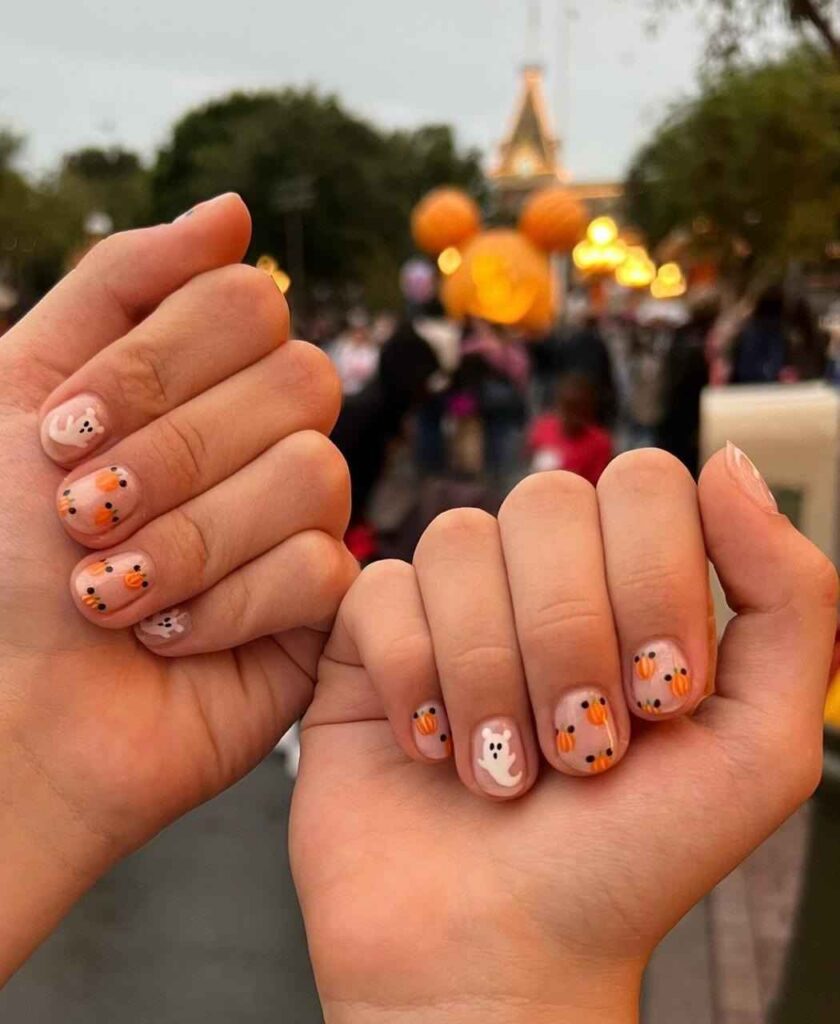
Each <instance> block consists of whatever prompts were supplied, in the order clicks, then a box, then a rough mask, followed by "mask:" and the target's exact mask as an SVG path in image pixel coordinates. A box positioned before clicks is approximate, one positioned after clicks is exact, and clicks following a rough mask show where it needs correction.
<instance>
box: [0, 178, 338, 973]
mask: <svg viewBox="0 0 840 1024" xmlns="http://www.w3.org/2000/svg"><path fill="white" fill-rule="evenodd" d="M249 236H250V218H249V216H248V212H247V210H246V209H245V206H244V204H243V203H242V202H241V200H240V199H239V198H238V197H236V196H232V195H230V196H224V197H221V198H219V199H217V200H215V201H213V202H210V203H207V204H204V205H202V206H199V207H197V208H196V209H195V211H194V212H193V214H192V215H191V216H190V217H188V218H185V219H182V220H179V221H178V222H176V223H173V224H168V225H160V226H157V227H153V228H148V229H143V230H141V231H137V232H131V233H129V234H126V235H118V236H114V237H112V238H110V239H108V240H106V242H104V243H103V244H101V245H100V246H98V247H97V248H96V249H94V250H93V252H92V253H91V254H89V255H88V256H87V257H86V258H85V260H84V261H83V262H82V263H81V264H80V266H79V267H78V268H77V269H76V270H74V271H73V272H72V273H70V274H69V275H68V276H67V277H66V278H65V279H64V281H62V282H61V284H59V285H58V286H57V288H55V289H54V290H53V292H51V293H50V295H49V296H48V297H47V298H46V299H45V300H44V301H43V302H42V303H41V304H40V305H39V306H38V307H36V309H35V310H33V312H32V313H31V314H30V315H29V316H28V317H27V318H26V319H25V320H23V321H22V322H21V323H20V324H19V325H18V326H16V327H15V328H14V329H13V330H12V331H10V332H9V333H8V334H7V335H6V336H5V337H4V338H3V342H2V345H0V479H2V480H3V487H4V493H5V495H6V498H5V501H4V502H3V507H2V510H1V511H0V564H2V566H3V571H2V573H0V606H2V608H3V614H2V616H0V848H2V850H3V856H2V858H0V891H2V892H3V893H4V910H3V913H2V915H0V981H1V980H2V979H3V978H5V977H7V976H8V975H9V974H10V973H11V972H12V971H13V970H14V969H15V967H16V966H17V965H18V964H20V963H21V962H22V960H23V959H25V957H26V956H27V955H28V954H29V952H30V951H31V950H32V949H33V948H34V946H35V945H36V944H37V943H38V942H39V941H40V940H41V939H42V938H43V937H44V936H45V935H46V934H47V933H48V932H49V931H50V930H51V929H52V928H53V927H54V926H55V924H56V923H57V921H58V920H59V919H60V918H61V917H62V915H63V914H64V913H65V912H66V910H67V909H68V908H69V907H70V905H71V904H72V903H73V902H74V901H75V899H77V898H78V896H79V895H80V894H81V893H82V892H84V891H85V889H86V888H88V887H89V886H90V885H91V884H92V883H93V882H94V881H95V880H96V879H97V878H98V877H99V876H100V875H101V874H102V873H103V872H104V871H106V870H107V869H108V868H109V867H110V866H111V865H112V864H113V863H114V862H115V861H117V860H118V859H120V858H121V857H123V856H125V855H126V854H127V853H128V852H130V851H131V850H133V849H135V848H136V847H138V846H139V845H141V844H142V843H144V842H146V841H147V840H148V839H150V838H151V837H152V836H154V835H155V834H156V833H157V832H158V831H159V830H160V829H161V828H162V827H163V826H165V825H166V824H167V823H168V822H170V821H172V820H173V819H174V818H176V817H177V816H179V815H180V814H183V813H184V812H185V811H187V810H189V809H190V808H192V807H194V806H195V805H196V804H198V803H200V802H201V801H203V800H206V799H208V798H209V797H211V796H213V795H214V794H215V793H218V792H219V791H220V790H221V789H223V788H225V787H226V786H228V785H230V784H231V783H233V782H234V781H236V780H237V779H238V778H240V777H241V776H242V775H243V774H245V773H246V772H247V771H248V770H249V769H250V768H252V767H253V766H254V765H255V764H256V763H257V762H258V761H259V760H260V759H261V758H262V757H263V756H264V755H265V754H266V753H267V752H268V751H269V750H271V748H272V746H273V745H274V744H275V743H276V742H277V740H278V739H279V737H280V736H281V735H282V734H283V733H284V732H285V731H286V729H287V728H288V727H289V725H290V724H291V723H292V722H294V721H295V720H296V719H297V718H298V717H299V716H300V714H301V713H302V711H303V710H304V708H305V707H306V706H307V704H308V703H309V700H310V698H311V693H312V683H313V679H314V676H315V667H316V664H317V659H318V656H319V654H320V652H321V649H322V647H323V643H324V640H325V638H326V635H327V631H328V629H329V626H330V623H331V621H332V618H333V617H334V614H335V610H336V608H337V607H338V603H339V601H340V599H341V597H342V595H343V594H344V593H345V591H346V589H347V587H348V585H349V584H350V582H351V581H352V579H353V578H354V576H355V574H356V571H357V570H356V566H355V563H354V562H353V560H352V559H351V558H350V556H349V554H348V553H347V552H346V551H345V550H344V548H343V545H342V544H341V541H340V538H341V536H342V533H343V530H344V527H345V525H346V521H347V517H348V513H349V497H348V482H347V474H346V470H345V468H344V467H343V463H342V462H341V459H340V457H338V455H337V453H336V452H335V451H334V450H333V449H332V448H331V446H330V445H329V442H328V441H327V440H326V438H325V437H324V434H325V433H327V432H328V431H329V430H330V429H331V427H332V424H333V422H334V420H335V417H336V415H337V413H338V403H339V395H338V387H337V383H336V380H335V377H334V374H333V373H332V371H331V369H330V367H329V364H328V362H327V360H326V359H325V358H324V357H323V356H322V355H321V353H319V352H317V351H316V350H315V349H313V348H311V346H306V345H304V344H303V343H301V342H288V341H287V335H288V314H287V311H286V307H285V303H284V301H283V299H282V296H281V295H280V293H279V292H278V291H277V290H276V288H275V287H274V285H273V283H272V282H271V281H270V279H269V278H268V277H267V276H266V275H264V274H262V273H260V272H258V271H256V270H254V269H252V268H247V267H243V266H238V265H235V264H236V262H237V261H238V260H239V259H241V257H242V256H243V254H244V252H245V249H246V247H247V244H248V239H249ZM91 389H92V390H94V391H95V392H96V393H97V394H100V395H101V396H102V398H103V399H104V400H105V401H106V402H107V403H108V408H109V411H110V415H111V426H112V434H111V436H110V438H109V439H108V440H107V441H106V442H105V444H104V447H102V448H100V449H99V450H98V451H96V452H95V453H93V454H92V455H90V457H88V458H86V457H85V456H86V455H87V453H85V452H82V453H81V456H82V459H83V461H81V462H79V461H78V457H77V461H76V462H75V464H73V466H72V468H71V466H70V465H68V464H67V463H64V464H58V463H57V462H56V461H55V460H51V459H50V458H48V457H47V455H46V454H45V453H44V451H42V449H41V446H40V444H39V426H40V425H41V423H42V422H43V420H44V417H45V415H48V414H49V412H50V410H51V409H52V408H54V407H55V406H56V405H57V404H60V403H61V402H63V401H64V400H65V399H67V398H69V397H71V396H72V395H73V394H77V393H79V392H80V391H87V390H91ZM219 424H222V425H224V427H225V429H220V428H219ZM53 451H54V450H53ZM73 455H74V453H71V458H72V457H73ZM114 461H116V462H119V463H120V464H121V465H125V466H127V467H128V469H129V470H130V471H131V472H132V473H133V474H134V479H136V480H137V481H139V484H140V485H141V488H142V498H141V501H140V505H139V507H138V509H137V510H136V511H135V512H134V513H133V514H132V516H131V517H130V519H128V520H126V521H124V522H122V523H120V524H119V525H118V526H116V527H115V529H114V530H110V531H109V532H108V533H107V534H104V535H101V536H97V537H90V536H82V535H80V534H78V533H75V532H74V530H73V529H72V527H70V528H69V529H68V530H67V531H65V529H64V528H63V524H62V521H60V519H59V516H58V515H57V512H56V504H55V502H56V493H57V491H58V492H59V493H61V492H62V490H63V489H64V488H65V487H66V485H67V483H68V481H69V482H72V481H73V480H75V479H77V478H78V477H79V476H81V475H83V474H85V473H87V472H90V471H91V470H98V469H100V468H101V467H103V466H105V467H107V466H108V465H109V463H111V462H114ZM59 462H60V460H59ZM280 479H282V481H283V485H284V486H283V487H282V488H279V487H278V480H280ZM82 544H84V545H86V546H88V547H90V548H94V549H96V551H95V553H91V554H87V555H86V554H85V549H84V548H83V547H82V546H81V545H82ZM137 547H141V548H142V549H143V550H144V551H147V552H148V553H149V554H150V555H151V556H152V557H153V558H154V560H155V564H156V566H157V579H156V582H155V586H154V587H152V588H151V589H150V590H149V591H148V593H146V592H142V595H141V596H140V597H138V599H137V601H136V602H135V603H133V604H132V605H129V606H127V607H125V608H123V609H122V610H120V611H117V612H114V613H113V614H108V615H104V616H103V615H98V614H97V613H95V612H92V611H91V610H90V609H89V608H87V607H86V606H85V605H84V604H82V603H81V602H80V601H79V600H78V597H77V596H76V594H75V589H74V588H71V586H68V583H72V582H73V581H74V580H75V577H76V574H77V573H78V572H79V566H78V565H76V563H78V562H79V560H80V559H81V563H80V564H81V566H82V567H84V566H86V565H87V564H89V563H91V562H93V561H96V560H98V559H99V558H101V557H102V555H103V554H104V555H109V554H111V553H112V552H119V551H120V550H126V549H129V548H137ZM74 566H75V568H74ZM65 581H66V582H65ZM176 602H177V603H179V605H180V606H181V607H183V608H185V609H187V610H188V611H189V612H190V614H191V616H192V619H193V623H194V629H193V632H192V633H191V634H189V636H187V637H186V638H184V639H177V638H176V639H175V640H174V641H173V642H172V643H171V644H169V645H168V646H167V648H166V650H160V651H159V652H158V653H152V652H151V651H150V650H148V649H147V648H146V647H145V646H144V645H143V644H142V643H141V642H140V641H139V640H138V638H137V637H136V636H135V634H134V633H133V631H132V630H131V629H130V628H126V627H130V626H132V625H134V624H136V623H137V622H138V621H139V620H140V619H141V618H143V617H144V616H148V615H150V614H152V613H153V612H157V611H160V610H161V608H164V607H165V606H167V605H169V604H173V603H176ZM103 627H104V628H103ZM207 651H210V652H212V653H201V652H207ZM173 654H177V655H180V657H177V658H173V657H172V655H173ZM161 655H167V656H166V657H164V656H161Z"/></svg>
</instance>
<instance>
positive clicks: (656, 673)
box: [630, 639, 693, 719]
mask: <svg viewBox="0 0 840 1024" xmlns="http://www.w3.org/2000/svg"><path fill="white" fill-rule="evenodd" d="M630 672H631V684H630V689H631V693H632V701H631V708H630V709H631V711H634V712H635V713H636V714H637V715H639V716H640V717H641V718H650V719H656V718H658V717H659V716H660V715H664V714H670V713H671V712H674V711H679V709H680V708H682V707H684V706H685V705H686V704H688V702H689V701H690V699H691V697H692V690H693V680H692V676H691V670H690V667H689V664H688V660H687V659H686V656H685V655H684V654H683V652H682V650H681V649H680V647H679V645H678V644H677V643H676V642H675V641H673V640H662V639H659V640H649V641H648V642H647V643H646V644H645V645H644V646H643V647H639V648H638V650H637V651H636V652H635V654H634V655H633V661H632V663H631V665H630Z"/></svg>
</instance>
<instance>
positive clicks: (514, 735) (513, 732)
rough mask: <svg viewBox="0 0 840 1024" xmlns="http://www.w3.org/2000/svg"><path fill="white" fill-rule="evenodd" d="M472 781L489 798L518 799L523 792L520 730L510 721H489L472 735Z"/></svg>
mask: <svg viewBox="0 0 840 1024" xmlns="http://www.w3.org/2000/svg"><path fill="white" fill-rule="evenodd" d="M473 770H474V772H475V781H476V782H477V783H478V785H479V787H480V788H481V789H483V790H484V792H485V793H488V794H489V795H490V796H502V797H511V796H517V795H518V794H519V793H521V792H522V790H523V789H524V788H525V784H526V781H527V774H528V773H527V765H526V763H525V749H524V746H523V744H522V736H521V734H520V732H519V726H518V725H517V724H516V722H515V721H514V720H513V719H512V718H488V719H487V720H486V721H484V722H482V723H481V724H480V725H478V726H477V727H476V730H475V733H474V734H473Z"/></svg>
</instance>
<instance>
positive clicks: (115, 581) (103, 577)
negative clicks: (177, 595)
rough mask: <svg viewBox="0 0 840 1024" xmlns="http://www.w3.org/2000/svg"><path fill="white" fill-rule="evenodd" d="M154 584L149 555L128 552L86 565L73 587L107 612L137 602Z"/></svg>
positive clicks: (93, 608) (93, 607) (82, 598)
mask: <svg viewBox="0 0 840 1024" xmlns="http://www.w3.org/2000/svg"><path fill="white" fill-rule="evenodd" d="M153 583H154V574H153V570H152V560H151V559H150V558H149V556H148V555H144V554H141V553H140V552H138V551H125V552H121V553H120V554H118V555H109V556H108V557H107V558H100V559H99V560H98V561H96V562H91V563H90V564H89V565H86V566H85V567H84V568H83V569H81V570H80V571H79V574H78V576H76V579H75V581H74V584H73V586H74V587H75V590H76V593H77V595H78V597H79V600H80V601H81V602H82V604H83V605H85V606H86V607H87V608H89V609H90V610H91V611H94V612H97V613H99V614H101V615H104V614H106V613H107V612H115V611H119V609H120V608H125V606H126V605H128V604H131V602H132V601H136V600H137V598H138V597H140V595H141V594H143V593H144V592H145V591H146V590H148V589H149V587H151V586H152V584H153Z"/></svg>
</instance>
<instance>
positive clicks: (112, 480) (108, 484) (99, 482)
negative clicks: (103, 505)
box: [94, 469, 120, 491]
mask: <svg viewBox="0 0 840 1024" xmlns="http://www.w3.org/2000/svg"><path fill="white" fill-rule="evenodd" d="M94 483H95V484H96V486H97V488H98V489H99V490H100V491H115V490H116V489H117V488H118V487H119V486H120V477H119V475H118V474H117V473H115V472H114V470H113V469H104V470H103V471H102V472H101V473H97V474H96V479H95V481H94Z"/></svg>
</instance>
